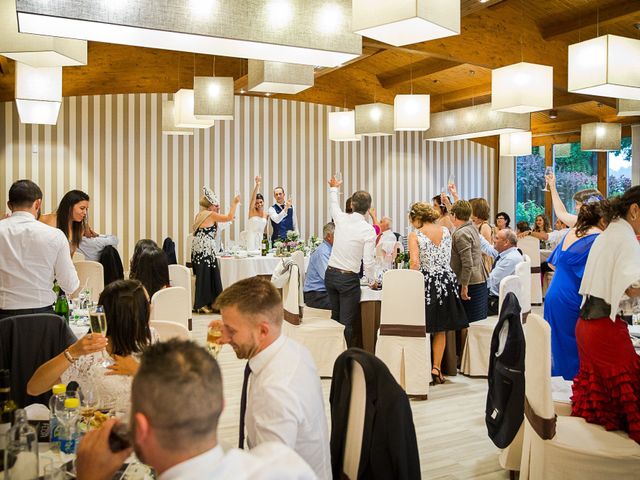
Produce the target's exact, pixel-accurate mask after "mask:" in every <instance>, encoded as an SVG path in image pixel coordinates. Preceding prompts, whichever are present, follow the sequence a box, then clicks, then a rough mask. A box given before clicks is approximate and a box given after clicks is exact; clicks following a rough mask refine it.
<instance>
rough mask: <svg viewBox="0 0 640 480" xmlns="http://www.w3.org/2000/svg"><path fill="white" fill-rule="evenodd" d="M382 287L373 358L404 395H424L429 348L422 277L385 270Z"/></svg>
mask: <svg viewBox="0 0 640 480" xmlns="http://www.w3.org/2000/svg"><path fill="white" fill-rule="evenodd" d="M383 285H384V287H383V289H382V305H381V306H380V331H379V332H378V341H377V343H376V357H378V358H380V360H382V361H383V362H384V363H385V364H386V365H387V367H389V370H390V371H391V374H392V375H393V377H394V378H395V379H396V381H397V382H398V383H399V384H400V386H402V388H404V390H405V391H406V392H407V394H408V395H428V394H429V378H430V372H431V344H430V337H429V334H428V333H426V323H425V297H424V276H423V275H422V273H420V272H419V271H417V270H389V271H387V272H385V273H384V276H383ZM385 331H388V332H389V333H386V332H385ZM422 332H424V336H422ZM418 335H420V336H418Z"/></svg>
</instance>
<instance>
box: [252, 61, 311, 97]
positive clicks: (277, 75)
mask: <svg viewBox="0 0 640 480" xmlns="http://www.w3.org/2000/svg"><path fill="white" fill-rule="evenodd" d="M248 73H249V78H248V85H247V86H248V89H249V90H250V91H252V92H269V93H284V94H288V95H293V94H296V93H300V92H302V91H303V90H306V89H307V88H311V87H313V83H314V79H315V76H314V73H313V65H296V64H293V63H281V62H265V61H262V60H249V72H248Z"/></svg>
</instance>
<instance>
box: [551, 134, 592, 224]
mask: <svg viewBox="0 0 640 480" xmlns="http://www.w3.org/2000/svg"><path fill="white" fill-rule="evenodd" d="M553 166H554V171H555V174H556V186H557V188H558V194H559V195H560V198H561V199H562V203H564V205H565V207H566V208H567V211H569V212H570V213H576V206H575V202H574V201H573V195H574V194H575V193H576V192H578V191H580V190H584V189H586V188H598V155H597V153H596V152H584V151H582V149H581V148H580V142H574V143H561V144H556V145H554V146H553Z"/></svg>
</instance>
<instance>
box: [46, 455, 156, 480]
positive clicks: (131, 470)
mask: <svg viewBox="0 0 640 480" xmlns="http://www.w3.org/2000/svg"><path fill="white" fill-rule="evenodd" d="M63 467H64V469H65V471H66V472H67V478H76V475H75V467H74V465H73V460H70V461H68V462H67V463H65V464H64V465H63ZM156 478H157V477H156V475H155V472H154V471H153V469H151V468H149V467H147V466H146V465H144V464H143V463H138V462H131V463H123V464H122V466H121V467H120V468H119V469H118V471H117V472H116V473H115V474H114V475H113V477H112V480H155V479H156ZM38 480H44V477H39V478H38Z"/></svg>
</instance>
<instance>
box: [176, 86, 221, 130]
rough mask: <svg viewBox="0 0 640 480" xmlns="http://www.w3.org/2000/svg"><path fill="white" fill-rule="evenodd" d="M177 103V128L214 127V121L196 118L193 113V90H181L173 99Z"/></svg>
mask: <svg viewBox="0 0 640 480" xmlns="http://www.w3.org/2000/svg"><path fill="white" fill-rule="evenodd" d="M173 100H174V102H175V118H176V127H180V128H209V127H213V120H211V119H208V118H205V119H199V118H196V116H195V114H194V113H193V107H194V100H193V90H189V89H186V88H183V89H180V90H178V91H177V92H176V94H175V95H174V97H173Z"/></svg>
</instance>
